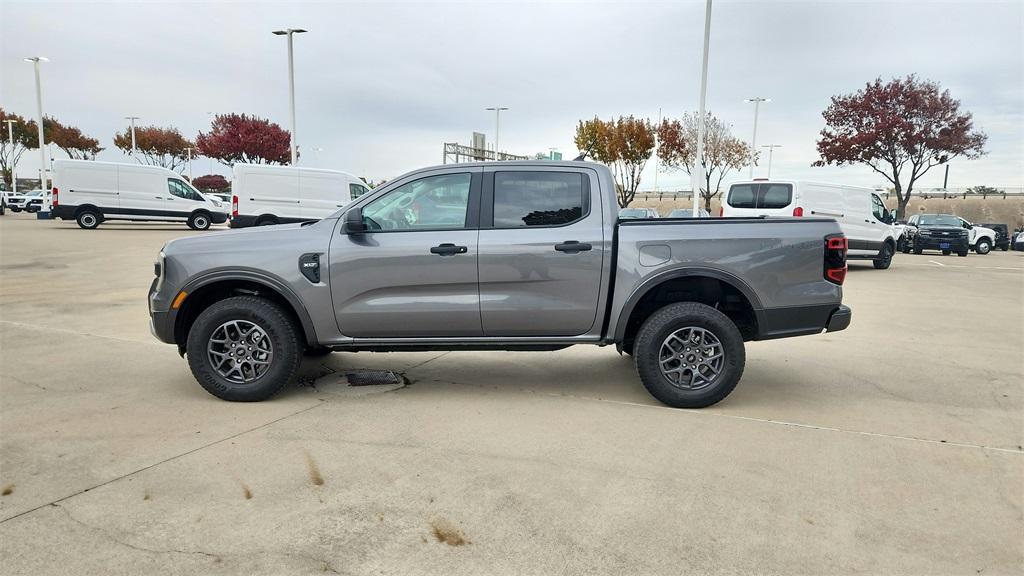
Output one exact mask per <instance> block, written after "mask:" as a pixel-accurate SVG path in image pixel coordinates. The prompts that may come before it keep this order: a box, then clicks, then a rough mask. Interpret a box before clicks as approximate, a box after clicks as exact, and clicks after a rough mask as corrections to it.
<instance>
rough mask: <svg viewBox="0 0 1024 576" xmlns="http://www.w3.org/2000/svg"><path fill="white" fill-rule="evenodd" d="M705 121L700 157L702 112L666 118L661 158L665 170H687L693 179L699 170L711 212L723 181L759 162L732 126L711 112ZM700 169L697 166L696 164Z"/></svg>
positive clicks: (660, 130)
mask: <svg viewBox="0 0 1024 576" xmlns="http://www.w3.org/2000/svg"><path fill="white" fill-rule="evenodd" d="M705 114H706V115H705V118H704V155H703V157H701V158H699V159H698V158H697V128H698V126H697V124H698V119H699V113H697V112H687V113H685V114H683V117H682V119H681V120H676V119H671V118H665V119H664V120H662V121H661V126H658V143H659V144H658V159H659V160H661V163H662V165H663V166H664V167H665V169H666V170H680V169H681V170H684V171H685V172H686V173H687V174H689V175H690V176H691V177H692V176H693V173H694V170H697V171H699V172H698V174H699V176H700V180H701V185H700V186H699V191H700V197H701V198H702V199H703V200H704V209H705V210H707V211H708V212H710V211H711V199H712V198H714V197H715V196H716V195H718V194H719V192H720V188H721V185H722V180H723V179H724V178H725V177H726V175H728V174H729V173H730V172H732V171H733V170H738V169H739V168H742V167H743V166H746V165H748V164H750V163H751V162H752V161H753V162H756V161H757V155H756V154H754V156H753V158H751V151H750V146H749V145H748V144H747V143H746V142H744V141H743V140H740V139H739V138H736V137H735V136H733V135H732V130H731V129H730V128H729V125H728V124H726V123H724V122H722V121H721V120H719V119H718V118H716V117H715V116H714V115H713V114H711V113H710V112H706V113H705ZM698 161H699V162H700V166H699V167H698V166H697V162H698Z"/></svg>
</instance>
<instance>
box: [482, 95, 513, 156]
mask: <svg viewBox="0 0 1024 576" xmlns="http://www.w3.org/2000/svg"><path fill="white" fill-rule="evenodd" d="M487 110H494V160H495V162H497V161H498V141H499V140H498V139H499V137H500V136H501V111H502V110H508V108H504V107H502V106H492V107H490V108H487Z"/></svg>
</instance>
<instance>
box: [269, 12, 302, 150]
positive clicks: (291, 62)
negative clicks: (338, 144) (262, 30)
mask: <svg viewBox="0 0 1024 576" xmlns="http://www.w3.org/2000/svg"><path fill="white" fill-rule="evenodd" d="M303 32H305V30H303V29H302V28H287V29H285V30H274V32H273V34H275V35H276V36H288V113H289V115H290V116H291V120H292V137H291V143H292V166H294V165H295V164H296V163H297V162H298V161H299V152H298V148H297V145H296V143H295V59H294V58H293V57H292V36H294V35H295V34H302V33H303Z"/></svg>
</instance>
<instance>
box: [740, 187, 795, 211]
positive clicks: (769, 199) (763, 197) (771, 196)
mask: <svg viewBox="0 0 1024 576" xmlns="http://www.w3.org/2000/svg"><path fill="white" fill-rule="evenodd" d="M792 200H793V187H792V186H790V185H789V184H775V183H767V182H766V183H764V184H734V185H733V186H732V187H731V188H729V198H728V199H727V200H726V201H727V202H728V203H729V206H732V207H733V208H769V209H777V208H785V207H786V206H789V204H790V202H792Z"/></svg>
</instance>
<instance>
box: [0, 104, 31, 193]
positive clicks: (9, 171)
mask: <svg viewBox="0 0 1024 576" xmlns="http://www.w3.org/2000/svg"><path fill="white" fill-rule="evenodd" d="M7 120H13V121H14V123H13V124H11V132H13V136H14V142H13V144H14V145H13V146H12V145H11V141H9V140H8V130H7V124H6V123H4V122H5V121H7ZM36 148H39V136H38V134H37V131H36V123H35V122H32V121H31V120H25V119H24V118H22V117H21V116H18V115H17V114H11V113H10V112H7V111H6V110H4V109H3V108H0V173H2V178H3V180H4V182H6V183H7V184H8V185H10V184H13V183H14V182H13V175H14V170H15V169H16V168H17V167H18V162H19V161H21V155H22V154H24V153H25V151H26V150H32V149H36Z"/></svg>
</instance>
